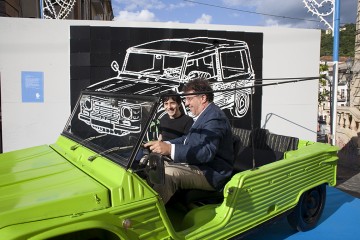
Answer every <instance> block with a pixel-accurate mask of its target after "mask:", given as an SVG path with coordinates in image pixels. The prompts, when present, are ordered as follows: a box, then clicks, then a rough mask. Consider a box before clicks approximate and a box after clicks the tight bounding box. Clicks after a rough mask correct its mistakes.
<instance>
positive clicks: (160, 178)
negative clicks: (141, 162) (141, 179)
mask: <svg viewBox="0 0 360 240" xmlns="http://www.w3.org/2000/svg"><path fill="white" fill-rule="evenodd" d="M147 168H148V169H147V174H148V177H149V180H150V182H151V183H152V184H164V183H165V168H164V159H163V156H162V155H161V154H159V153H150V154H149V164H148V167H147Z"/></svg>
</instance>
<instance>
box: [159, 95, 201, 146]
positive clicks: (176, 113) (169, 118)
mask: <svg viewBox="0 0 360 240" xmlns="http://www.w3.org/2000/svg"><path fill="white" fill-rule="evenodd" d="M162 102H163V106H164V109H165V111H166V113H167V114H166V115H164V116H163V117H162V118H161V119H160V127H159V133H160V135H159V139H158V140H161V141H168V140H171V139H174V138H178V137H181V136H183V135H185V134H187V133H188V132H189V129H190V127H191V125H192V124H193V122H194V121H193V119H192V118H191V117H189V116H188V115H186V114H184V112H183V111H181V110H180V107H181V98H180V96H179V95H178V94H177V93H176V92H175V91H169V92H167V93H166V95H165V96H164V97H162Z"/></svg>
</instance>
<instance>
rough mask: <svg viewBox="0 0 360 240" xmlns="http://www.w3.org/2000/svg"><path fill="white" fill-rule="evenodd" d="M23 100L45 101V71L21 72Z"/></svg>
mask: <svg viewBox="0 0 360 240" xmlns="http://www.w3.org/2000/svg"><path fill="white" fill-rule="evenodd" d="M21 90H22V102H44V73H43V72H25V71H22V72H21Z"/></svg>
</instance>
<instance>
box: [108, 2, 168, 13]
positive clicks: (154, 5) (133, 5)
mask: <svg viewBox="0 0 360 240" xmlns="http://www.w3.org/2000/svg"><path fill="white" fill-rule="evenodd" d="M113 1H114V3H113V5H122V6H124V7H123V9H122V10H126V11H135V10H137V9H163V8H165V6H166V4H165V3H163V1H160V0H113Z"/></svg>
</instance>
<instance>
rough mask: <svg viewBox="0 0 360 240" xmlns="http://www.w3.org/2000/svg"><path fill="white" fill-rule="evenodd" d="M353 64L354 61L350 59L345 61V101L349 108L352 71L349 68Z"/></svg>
mask: <svg viewBox="0 0 360 240" xmlns="http://www.w3.org/2000/svg"><path fill="white" fill-rule="evenodd" d="M353 64H354V60H353V59H352V58H351V57H348V58H347V59H346V84H347V99H346V105H347V106H350V83H351V80H352V71H351V68H352V66H353Z"/></svg>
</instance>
